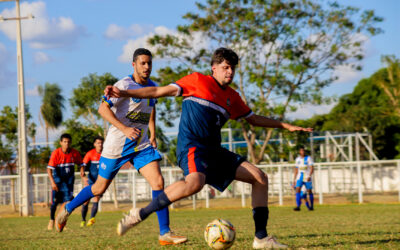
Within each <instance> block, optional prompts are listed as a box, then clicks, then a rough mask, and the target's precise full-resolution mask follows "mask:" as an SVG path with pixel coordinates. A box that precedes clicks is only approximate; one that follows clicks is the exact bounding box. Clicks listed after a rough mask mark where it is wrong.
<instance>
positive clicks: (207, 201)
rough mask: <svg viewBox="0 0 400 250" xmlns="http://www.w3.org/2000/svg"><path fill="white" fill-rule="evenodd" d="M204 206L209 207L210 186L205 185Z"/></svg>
mask: <svg viewBox="0 0 400 250" xmlns="http://www.w3.org/2000/svg"><path fill="white" fill-rule="evenodd" d="M206 208H210V187H209V186H208V185H206Z"/></svg>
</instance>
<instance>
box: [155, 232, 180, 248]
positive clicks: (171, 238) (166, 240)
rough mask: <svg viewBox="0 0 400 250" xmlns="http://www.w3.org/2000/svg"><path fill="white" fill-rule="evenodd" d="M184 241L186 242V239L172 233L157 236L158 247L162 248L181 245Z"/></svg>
mask: <svg viewBox="0 0 400 250" xmlns="http://www.w3.org/2000/svg"><path fill="white" fill-rule="evenodd" d="M186 241H187V238H186V237H185V236H179V235H176V234H175V233H174V232H172V231H169V232H168V233H166V234H163V235H159V236H158V242H160V245H162V246H165V245H176V244H180V243H183V242H186Z"/></svg>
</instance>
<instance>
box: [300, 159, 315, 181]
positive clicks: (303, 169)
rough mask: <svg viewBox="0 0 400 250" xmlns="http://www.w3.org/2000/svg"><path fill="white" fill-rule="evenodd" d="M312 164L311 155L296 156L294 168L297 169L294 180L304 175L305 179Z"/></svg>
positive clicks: (308, 175)
mask: <svg viewBox="0 0 400 250" xmlns="http://www.w3.org/2000/svg"><path fill="white" fill-rule="evenodd" d="M313 165H314V162H313V159H312V158H311V156H308V155H306V156H304V157H301V156H298V157H297V158H296V168H297V169H298V172H297V176H296V180H299V179H300V178H301V177H305V180H307V178H308V177H310V173H311V166H313ZM305 180H304V181H305Z"/></svg>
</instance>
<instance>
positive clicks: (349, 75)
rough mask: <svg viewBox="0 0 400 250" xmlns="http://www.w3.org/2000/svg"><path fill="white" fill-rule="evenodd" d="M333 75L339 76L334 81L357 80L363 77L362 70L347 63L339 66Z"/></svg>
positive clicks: (346, 81) (347, 81)
mask: <svg viewBox="0 0 400 250" xmlns="http://www.w3.org/2000/svg"><path fill="white" fill-rule="evenodd" d="M333 75H334V76H337V77H339V78H338V79H337V80H336V81H335V82H334V83H349V82H355V81H358V80H359V79H360V78H361V77H362V73H361V71H359V70H355V69H353V68H351V66H347V65H340V66H337V67H336V69H335V71H334V73H333Z"/></svg>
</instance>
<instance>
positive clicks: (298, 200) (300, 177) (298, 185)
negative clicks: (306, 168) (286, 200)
mask: <svg viewBox="0 0 400 250" xmlns="http://www.w3.org/2000/svg"><path fill="white" fill-rule="evenodd" d="M302 186H303V173H299V174H298V176H297V178H296V186H295V188H296V207H295V208H294V209H293V210H294V211H300V206H301V193H300V192H301V187H302Z"/></svg>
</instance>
